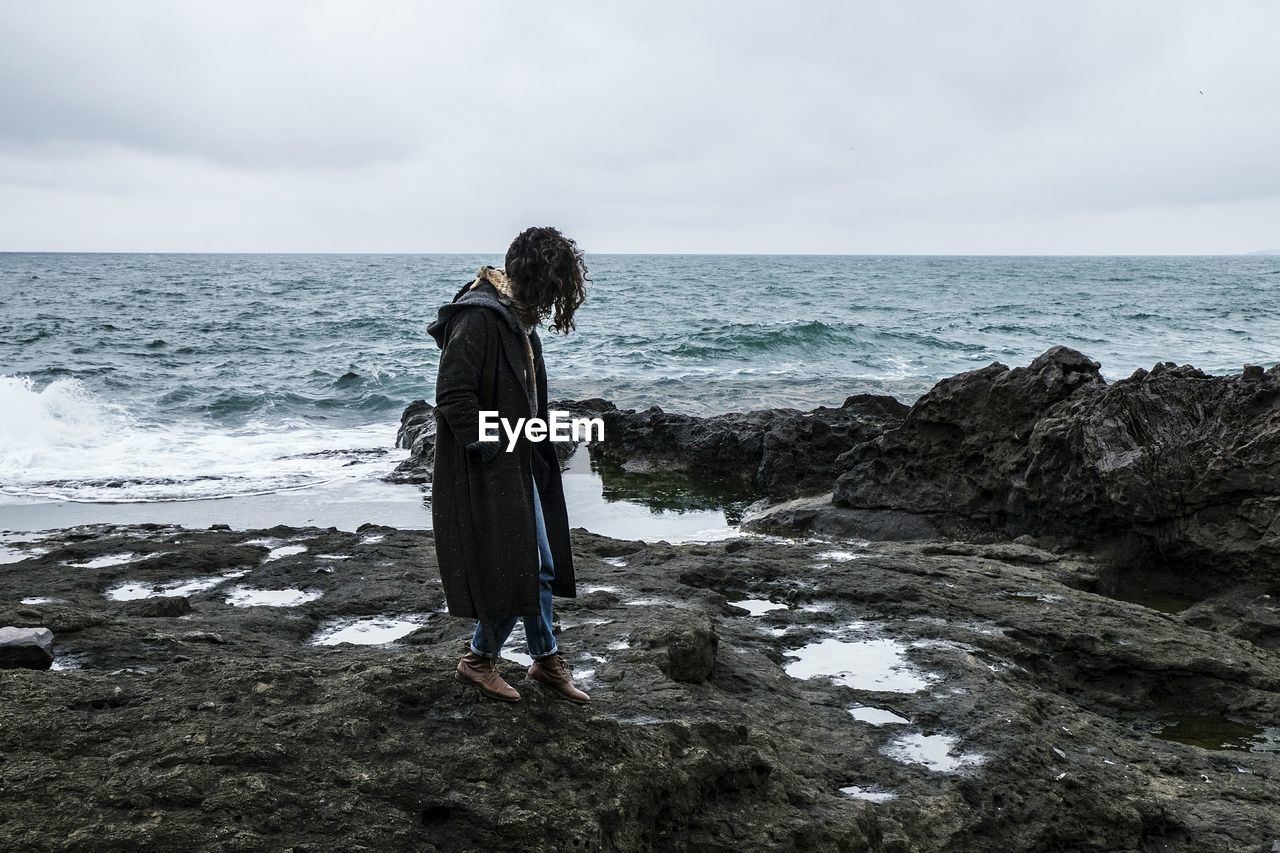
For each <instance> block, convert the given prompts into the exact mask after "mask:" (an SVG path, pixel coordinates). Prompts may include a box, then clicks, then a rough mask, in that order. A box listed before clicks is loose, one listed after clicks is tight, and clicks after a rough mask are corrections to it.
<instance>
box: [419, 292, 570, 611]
mask: <svg viewBox="0 0 1280 853" xmlns="http://www.w3.org/2000/svg"><path fill="white" fill-rule="evenodd" d="M428 331H429V332H430V334H431V336H432V337H433V338H434V339H435V341H436V343H437V344H438V345H439V346H440V349H441V353H440V367H439V372H438V374H437V378H436V457H435V470H434V474H433V478H432V484H433V485H432V495H431V521H432V526H433V527H434V529H435V543H436V560H437V562H438V563H439V566H440V578H441V580H442V582H443V583H444V594H445V602H446V605H447V607H448V612H449V614H450V615H452V616H468V617H472V618H478V619H501V618H504V617H507V616H535V615H537V614H538V612H539V608H538V569H539V564H540V559H539V556H538V540H537V532H536V529H535V527H534V516H533V487H532V485H531V482H530V478H531V476H536V477H537V482H538V491H539V492H540V493H541V497H542V516H543V521H544V523H545V525H546V530H547V540H548V543H549V544H550V546H551V556H552V560H553V562H554V563H555V580H554V582H553V584H552V588H551V589H552V593H553V594H554V595H558V596H563V597H569V598H572V597H575V596H576V595H577V589H576V585H575V582H574V573H573V554H572V552H571V550H570V546H569V516H568V513H567V511H566V510H565V503H564V489H563V487H562V484H561V481H560V465H559V461H558V460H557V458H556V453H555V448H554V446H553V445H552V444H551V442H549V441H537V442H530V441H528V440H527V439H525V438H524V436H523V432H522V434H521V436H520V438H519V439H518V440H517V442H516V446H515V448H514V449H513V450H511V451H508V450H507V437H506V433H505V431H503V430H502V429H501V428H499V430H498V433H499V436H500V439H501V440H500V441H499V442H481V441H480V440H479V437H480V428H479V421H480V416H479V412H480V411H481V410H489V411H497V412H498V413H499V415H500V416H501V417H504V418H507V419H508V420H509V421H510V422H511V424H512V425H513V426H514V425H515V421H516V419H517V418H527V417H529V416H530V415H531V414H533V413H531V412H530V411H529V396H528V394H527V393H526V389H525V383H524V374H525V369H524V364H525V363H526V359H525V350H524V343H523V341H522V336H523V334H524V333H523V331H522V330H521V328H520V325H519V321H518V320H517V319H516V317H515V315H514V313H513V312H512V311H511V310H510V308H509V307H508V305H507V304H506V303H505V302H504V301H503V298H502V297H501V295H500V294H499V292H498V290H497V288H495V287H494V286H493V285H492V284H490V283H489V282H488V281H484V280H482V281H481V283H480V284H479V285H478V286H476V287H474V288H470V289H468V287H464V288H463V289H462V290H460V291H458V294H457V295H456V296H455V297H454V298H453V301H452V302H451V303H449V304H448V305H444V306H442V307H441V308H440V311H439V314H438V316H437V318H436V321H435V322H434V323H432V324H431V325H430V326H429V327H428ZM529 339H530V343H531V344H532V347H533V354H534V365H535V373H536V376H537V385H538V388H537V390H538V394H537V398H538V411H537V413H536V414H537V416H538V417H540V418H544V419H545V418H547V372H546V367H545V365H544V364H543V361H542V342H541V340H539V338H538V334H537V331H536V330H535V331H534V332H532V333H531V334H530V336H529Z"/></svg>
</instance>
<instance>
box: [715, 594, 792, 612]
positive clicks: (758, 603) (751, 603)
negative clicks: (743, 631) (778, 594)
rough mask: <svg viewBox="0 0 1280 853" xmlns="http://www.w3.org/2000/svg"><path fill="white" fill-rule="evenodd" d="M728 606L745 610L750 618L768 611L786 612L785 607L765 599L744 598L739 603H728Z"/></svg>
mask: <svg viewBox="0 0 1280 853" xmlns="http://www.w3.org/2000/svg"><path fill="white" fill-rule="evenodd" d="M729 604H731V605H733V606H734V607H737V608H739V609H741V610H745V611H747V612H748V613H750V614H751V615H752V616H761V615H763V614H765V613H768V612H769V611H770V610H786V609H787V605H785V604H779V603H778V602H776V601H769V600H768V599H766V598H744V599H742V600H741V601H730V602H729Z"/></svg>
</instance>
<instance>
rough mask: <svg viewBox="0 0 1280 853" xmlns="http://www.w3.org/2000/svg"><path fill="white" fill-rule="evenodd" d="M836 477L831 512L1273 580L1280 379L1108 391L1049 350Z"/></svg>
mask: <svg viewBox="0 0 1280 853" xmlns="http://www.w3.org/2000/svg"><path fill="white" fill-rule="evenodd" d="M842 464H845V465H847V466H848V470H847V471H846V472H845V473H843V474H842V475H841V476H840V478H839V480H838V481H837V483H836V486H835V489H834V503H835V506H836V507H837V508H843V509H853V510H864V511H874V512H884V511H892V512H898V513H914V514H919V515H921V516H923V517H925V518H927V519H928V520H929V522H930V523H931V524H933V525H935V526H937V527H938V528H940V529H942V530H946V531H950V532H954V531H957V530H963V529H965V528H966V527H968V528H972V529H978V530H988V531H999V532H1001V533H1006V534H1009V535H1013V536H1017V535H1020V534H1027V533H1030V534H1034V535H1039V536H1053V537H1058V538H1059V539H1060V540H1062V541H1064V542H1075V543H1078V544H1086V545H1090V546H1093V547H1104V548H1107V549H1108V550H1111V551H1113V552H1115V553H1116V554H1118V555H1123V556H1126V557H1132V556H1148V557H1153V558H1154V557H1158V559H1159V560H1161V561H1162V562H1163V563H1165V564H1167V565H1172V566H1184V567H1188V568H1194V567H1199V566H1203V565H1211V566H1213V569H1214V572H1215V573H1216V574H1217V575H1218V578H1217V579H1218V580H1220V579H1221V577H1222V576H1236V575H1238V574H1239V573H1240V572H1241V571H1245V572H1249V573H1254V574H1256V573H1258V572H1261V573H1262V579H1263V580H1264V581H1265V582H1266V583H1270V584H1274V583H1275V582H1276V580H1277V578H1278V577H1280V576H1278V575H1277V574H1276V572H1275V569H1274V567H1275V566H1277V565H1280V562H1278V560H1280V524H1277V519H1280V369H1277V368H1272V369H1271V370H1269V371H1260V370H1252V371H1247V372H1246V373H1245V374H1244V375H1241V376H1207V375H1205V374H1204V373H1202V372H1200V371H1199V370H1196V369H1195V368H1192V367H1177V366H1174V365H1173V364H1171V363H1166V364H1162V365H1157V366H1156V368H1155V369H1154V370H1152V371H1151V372H1147V371H1138V372H1137V373H1135V374H1134V375H1133V376H1131V377H1129V378H1128V379H1125V380H1122V381H1118V382H1115V383H1113V384H1110V385H1108V384H1107V383H1106V382H1104V381H1103V380H1102V378H1101V377H1100V376H1099V375H1098V364H1097V363H1096V362H1094V361H1091V360H1090V359H1088V358H1086V357H1085V356H1083V355H1081V354H1080V353H1078V352H1075V351H1074V350H1069V349H1066V348H1064V347H1055V348H1053V349H1051V350H1049V351H1048V352H1046V353H1045V354H1044V355H1042V356H1040V357H1039V358H1037V359H1036V360H1035V361H1033V362H1032V363H1031V365H1030V366H1029V367H1026V368H1015V369H1013V370H1009V369H1007V368H1005V367H1004V366H1003V365H999V364H995V365H991V366H990V367H986V368H983V369H981V370H975V371H972V372H969V373H963V374H960V375H959V376H954V377H951V378H950V379H945V380H943V381H942V382H939V383H938V384H937V385H936V386H935V387H934V388H933V389H932V390H931V391H930V392H929V393H927V394H925V395H924V396H923V397H921V398H920V400H919V401H917V403H916V404H915V405H914V406H912V408H911V411H910V413H909V414H908V416H907V418H906V419H905V420H904V421H903V423H902V425H901V426H900V427H898V428H896V429H893V430H890V431H888V432H886V433H885V434H884V435H882V436H880V437H879V438H877V439H876V440H875V441H872V442H869V443H867V444H864V445H862V446H860V447H858V448H856V449H855V450H853V451H852V452H851V453H849V454H848V455H847V456H846V457H845V458H844V459H843V460H842ZM1210 580H1213V578H1210Z"/></svg>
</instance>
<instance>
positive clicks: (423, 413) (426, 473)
mask: <svg viewBox="0 0 1280 853" xmlns="http://www.w3.org/2000/svg"><path fill="white" fill-rule="evenodd" d="M396 447H398V448H400V449H401V450H407V451H409V456H408V458H407V459H405V460H404V461H403V462H401V463H400V464H399V465H397V466H396V467H395V469H393V470H392V472H391V473H390V474H388V475H387V476H386V477H385V479H386V480H387V481H388V482H391V483H413V484H422V483H430V482H431V476H432V467H433V466H434V465H435V461H436V408H435V406H433V405H431V404H430V403H428V402H427V401H426V400H414V401H413V402H412V403H410V404H409V405H408V406H406V407H405V410H404V411H403V412H402V413H401V414H400V428H399V429H398V430H397V431H396Z"/></svg>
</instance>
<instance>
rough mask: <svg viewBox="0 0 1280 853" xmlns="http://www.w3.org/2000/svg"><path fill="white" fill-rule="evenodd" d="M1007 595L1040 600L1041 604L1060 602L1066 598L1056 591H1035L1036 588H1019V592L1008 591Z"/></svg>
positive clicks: (1024, 599)
mask: <svg viewBox="0 0 1280 853" xmlns="http://www.w3.org/2000/svg"><path fill="white" fill-rule="evenodd" d="M1005 595H1007V596H1009V597H1010V598H1017V599H1020V600H1022V601H1038V602H1040V603H1041V604H1058V603H1059V602H1062V601H1065V599H1064V598H1063V597H1062V596H1061V595H1058V594H1057V593H1054V592H1035V591H1034V590H1027V589H1024V590H1018V591H1017V592H1006V593H1005Z"/></svg>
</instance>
